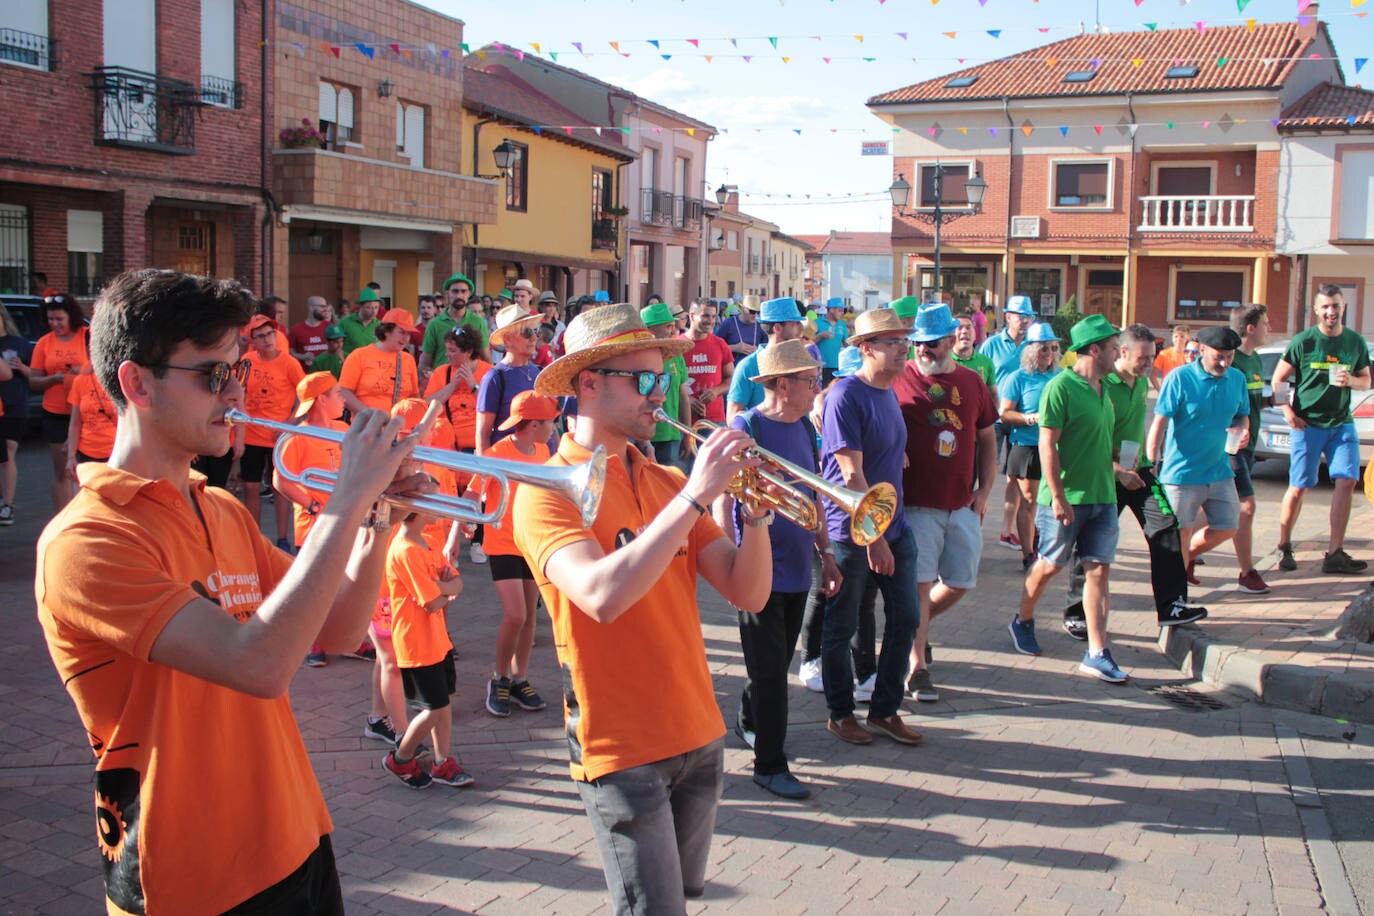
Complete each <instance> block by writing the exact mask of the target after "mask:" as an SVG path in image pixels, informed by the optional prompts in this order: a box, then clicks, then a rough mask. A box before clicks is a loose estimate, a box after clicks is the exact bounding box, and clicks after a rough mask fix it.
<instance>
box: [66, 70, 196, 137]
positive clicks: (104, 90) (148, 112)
mask: <svg viewBox="0 0 1374 916" xmlns="http://www.w3.org/2000/svg"><path fill="white" fill-rule="evenodd" d="M91 89H92V90H93V91H94V92H95V143H96V145H97V146H124V147H132V148H134V149H143V150H150V151H152V152H159V153H172V154H174V155H183V156H186V155H191V154H193V153H195V151H196V109H197V108H198V107H200V105H201V104H202V102H201V99H200V90H199V89H197V88H196V86H195V85H194V84H192V83H188V82H186V81H185V80H178V79H171V78H170V77H165V76H159V75H157V74H155V73H144V72H142V71H141V70H129V69H127V68H125V67H97V68H96V69H95V71H94V72H93V73H92V74H91Z"/></svg>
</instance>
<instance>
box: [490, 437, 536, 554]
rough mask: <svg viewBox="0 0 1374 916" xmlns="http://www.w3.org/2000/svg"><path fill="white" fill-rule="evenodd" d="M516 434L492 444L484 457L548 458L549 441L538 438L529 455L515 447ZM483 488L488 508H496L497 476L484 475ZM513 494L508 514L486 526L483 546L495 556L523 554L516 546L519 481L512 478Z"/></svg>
mask: <svg viewBox="0 0 1374 916" xmlns="http://www.w3.org/2000/svg"><path fill="white" fill-rule="evenodd" d="M514 438H515V437H514V436H507V437H506V438H504V439H502V440H501V441H500V442H498V443H496V444H495V445H493V446H492V447H491V448H489V449H487V450H486V452H484V453H483V457H490V458H503V459H505V460H506V461H526V462H529V463H530V464H544V463H546V462H547V461H548V460H549V446H548V443H547V442H536V443H535V444H534V454H533V455H526V454H525V453H524V452H522V451H520V449H518V448H516V447H515V442H514ZM482 482H483V484H484V486H483V492H484V493H485V494H486V498H487V499H486V503H485V504H484V505H485V506H486V508H487V510H488V511H490V510H491V509H494V508H496V500H497V499H498V498H500V495H501V487H500V485H499V484H498V483H497V482H496V480H495V479H493V478H491V477H484V478H483V480H482ZM510 487H511V494H510V496H509V497H508V498H507V501H506V514H505V515H504V516H503V517H502V518H501V523H500V524H499V525H489V526H487V528H486V530H485V533H484V534H483V535H482V549H483V550H485V551H486V552H487V554H488V555H492V556H498V555H499V556H517V557H518V556H520V548H518V547H516V546H515V536H514V534H513V533H512V532H513V531H514V526H515V522H514V519H513V516H514V513H515V491H516V490H519V489H520V484H518V483H514V482H512V483H511V485H510Z"/></svg>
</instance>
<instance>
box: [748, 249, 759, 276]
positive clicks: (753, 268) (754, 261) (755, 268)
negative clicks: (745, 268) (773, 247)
mask: <svg viewBox="0 0 1374 916" xmlns="http://www.w3.org/2000/svg"><path fill="white" fill-rule="evenodd" d="M749 272H750V273H751V274H756V273H758V272H759V256H758V255H756V254H751V255H750V256H749Z"/></svg>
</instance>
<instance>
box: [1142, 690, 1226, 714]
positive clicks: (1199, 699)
mask: <svg viewBox="0 0 1374 916" xmlns="http://www.w3.org/2000/svg"><path fill="white" fill-rule="evenodd" d="M1145 692H1146V693H1150V694H1153V695H1155V696H1157V697H1159V698H1160V699H1162V700H1166V701H1168V702H1170V703H1172V704H1173V705H1175V706H1177V707H1178V708H1179V709H1182V710H1184V711H1186V712H1214V711H1215V710H1218V709H1230V708H1231V704H1230V703H1227V702H1226V701H1224V700H1220V699H1218V698H1217V696H1216V695H1215V694H1210V693H1199V692H1198V691H1196V690H1194V689H1193V688H1191V687H1185V686H1183V685H1182V684H1156V685H1155V686H1153V687H1147V688H1146V690H1145Z"/></svg>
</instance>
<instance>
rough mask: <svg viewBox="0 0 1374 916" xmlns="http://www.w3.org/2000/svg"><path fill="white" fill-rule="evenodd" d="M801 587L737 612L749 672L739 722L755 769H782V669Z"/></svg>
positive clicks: (797, 619) (792, 644) (797, 621)
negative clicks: (750, 739) (750, 740)
mask: <svg viewBox="0 0 1374 916" xmlns="http://www.w3.org/2000/svg"><path fill="white" fill-rule="evenodd" d="M805 609H806V592H773V593H772V594H771V595H769V596H768V603H767V604H765V605H764V606H763V610H761V611H759V612H758V613H757V614H750V613H748V612H746V611H740V612H739V641H740V648H741V649H743V650H744V667H745V670H746V671H747V672H748V677H747V678H746V679H745V681H744V691H743V692H742V693H741V694H740V701H739V723H740V724H741V725H742V726H744V727H745V728H746V729H747V730H749V731H751V732H753V733H754V772H755V773H757V774H759V775H760V776H772V775H773V774H775V773H786V772H787V754H786V753H785V752H784V751H783V744H784V742H785V741H786V740H787V668H788V665H789V664H790V663H791V661H792V652H793V651H794V650H795V649H796V648H797V635H798V634H799V633H800V632H801V624H802V612H803V611H804V610H805Z"/></svg>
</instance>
